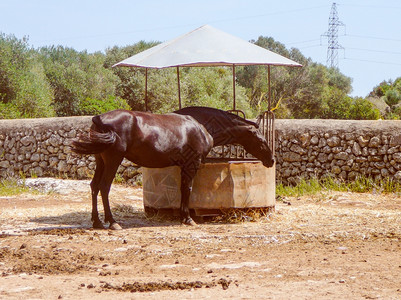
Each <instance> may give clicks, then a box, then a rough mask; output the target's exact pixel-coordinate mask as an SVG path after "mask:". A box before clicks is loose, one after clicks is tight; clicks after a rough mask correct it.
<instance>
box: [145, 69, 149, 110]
mask: <svg viewBox="0 0 401 300" xmlns="http://www.w3.org/2000/svg"><path fill="white" fill-rule="evenodd" d="M145 111H148V68H145Z"/></svg>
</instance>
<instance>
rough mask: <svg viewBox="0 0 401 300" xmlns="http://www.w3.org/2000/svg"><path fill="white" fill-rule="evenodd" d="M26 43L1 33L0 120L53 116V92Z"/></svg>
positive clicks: (40, 66)
mask: <svg viewBox="0 0 401 300" xmlns="http://www.w3.org/2000/svg"><path fill="white" fill-rule="evenodd" d="M45 78H46V76H45V74H44V70H43V67H42V65H41V64H40V62H39V61H38V59H37V55H36V53H35V52H33V51H32V50H31V49H29V47H28V44H27V40H26V39H22V40H18V39H17V38H15V37H14V36H5V35H3V34H0V104H1V114H0V118H19V117H24V118H34V117H41V116H46V117H49V116H53V115H54V109H53V108H52V106H51V101H52V98H53V95H52V90H51V88H50V85H49V83H48V82H47V81H46V79H45Z"/></svg>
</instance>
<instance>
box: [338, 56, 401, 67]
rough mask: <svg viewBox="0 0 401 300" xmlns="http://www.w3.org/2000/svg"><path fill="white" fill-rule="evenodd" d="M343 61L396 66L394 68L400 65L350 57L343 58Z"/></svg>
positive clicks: (400, 64)
mask: <svg viewBox="0 0 401 300" xmlns="http://www.w3.org/2000/svg"><path fill="white" fill-rule="evenodd" d="M343 59H346V60H354V61H360V62H368V63H375V64H381V65H396V66H401V63H395V62H385V61H377V60H368V59H359V58H350V57H344V58H343Z"/></svg>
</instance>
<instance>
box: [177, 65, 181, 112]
mask: <svg viewBox="0 0 401 300" xmlns="http://www.w3.org/2000/svg"><path fill="white" fill-rule="evenodd" d="M177 84H178V109H181V87H180V67H178V66H177Z"/></svg>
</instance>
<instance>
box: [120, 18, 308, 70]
mask: <svg viewBox="0 0 401 300" xmlns="http://www.w3.org/2000/svg"><path fill="white" fill-rule="evenodd" d="M232 65H237V66H240V65H276V66H292V67H301V66H302V65H300V64H299V63H297V62H295V61H292V60H290V59H288V58H285V57H283V56H281V55H278V54H276V53H274V52H271V51H269V50H267V49H265V48H262V47H259V46H257V45H255V44H252V43H249V42H247V41H244V40H242V39H240V38H237V37H235V36H232V35H230V34H227V33H225V32H223V31H220V30H218V29H215V28H213V27H211V26H209V25H204V26H202V27H199V28H197V29H195V30H193V31H191V32H189V33H187V34H184V35H182V36H180V37H178V38H175V39H173V40H171V41H167V42H164V43H162V44H159V45H157V46H155V47H152V48H150V49H147V50H145V51H143V52H140V53H138V54H136V55H134V56H131V57H129V58H127V59H125V60H123V61H121V62H119V63H117V64H115V65H114V66H113V67H116V66H124V67H142V68H155V69H161V68H168V67H178V66H180V67H181V66H186V67H206V66H232Z"/></svg>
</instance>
